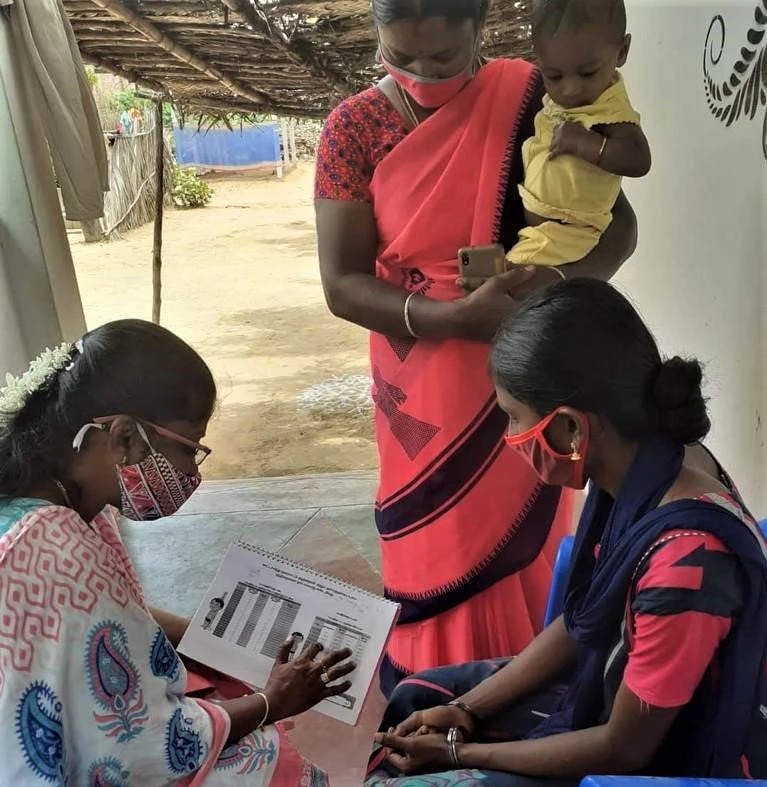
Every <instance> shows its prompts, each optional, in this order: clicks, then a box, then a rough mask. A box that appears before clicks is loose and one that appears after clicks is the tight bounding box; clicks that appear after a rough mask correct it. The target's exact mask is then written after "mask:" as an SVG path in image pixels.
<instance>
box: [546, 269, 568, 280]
mask: <svg viewBox="0 0 767 787" xmlns="http://www.w3.org/2000/svg"><path fill="white" fill-rule="evenodd" d="M549 270H550V271H554V273H556V274H557V276H559V278H560V279H562V281H567V276H565V274H564V273H563V272H562V271H561V270H559V268H557V266H556V265H551V266H550V267H549Z"/></svg>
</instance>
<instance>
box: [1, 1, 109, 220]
mask: <svg viewBox="0 0 767 787" xmlns="http://www.w3.org/2000/svg"><path fill="white" fill-rule="evenodd" d="M3 6H8V8H5V9H3V10H4V12H5V13H6V14H7V15H9V18H10V27H11V39H12V41H13V45H14V50H15V54H16V57H18V58H19V60H20V61H21V62H20V63H19V66H20V69H21V73H22V74H23V75H24V81H25V84H26V86H27V95H28V96H29V98H30V101H29V104H30V107H31V108H32V110H33V111H34V112H36V113H37V114H38V116H39V118H40V121H41V123H42V126H43V128H44V129H45V136H46V139H47V142H48V148H49V150H50V153H51V158H52V159H53V166H54V169H55V171H56V177H57V180H58V182H59V186H60V188H61V192H62V197H63V201H64V210H65V212H66V216H67V218H68V219H69V220H70V221H88V220H91V219H98V218H100V217H101V216H103V215H104V192H105V191H108V190H109V171H108V166H107V156H106V148H105V144H104V135H103V134H102V131H101V123H100V121H99V116H98V110H97V109H96V103H95V101H94V99H93V93H92V92H91V87H90V84H89V83H88V76H87V74H86V72H85V66H84V65H83V61H82V57H81V56H80V51H79V50H78V48H77V42H76V40H75V36H74V33H73V31H72V26H71V25H70V24H69V20H68V19H67V16H66V12H65V10H64V5H63V3H62V1H61V0H0V8H2V7H3Z"/></svg>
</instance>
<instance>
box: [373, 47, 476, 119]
mask: <svg viewBox="0 0 767 787" xmlns="http://www.w3.org/2000/svg"><path fill="white" fill-rule="evenodd" d="M378 60H379V62H380V63H381V65H382V66H383V67H384V68H385V69H386V71H387V72H388V74H389V76H390V77H391V78H392V79H393V80H394V81H395V82H396V83H397V84H398V85H399V86H400V87H401V88H403V89H404V90H405V91H407V94H408V95H409V96H411V97H412V99H413V101H415V102H416V104H418V105H419V106H422V107H423V108H424V109H439V108H440V107H442V106H444V105H445V104H447V102H448V101H450V99H451V98H455V96H457V95H458V94H459V93H460V92H461V90H463V88H464V87H466V85H467V84H468V83H469V82H471V80H472V79H473V77H474V61H473V60H472V62H471V64H470V65H468V66H467V67H466V68H465V69H464V70H463V71H461V73H460V74H456V75H455V76H454V77H447V78H446V79H433V78H429V77H422V76H420V75H419V74H414V73H413V72H412V71H406V70H405V69H403V68H397V66H393V65H392V64H391V63H390V62H389V61H388V60H387V59H386V58H385V57H384V56H383V54H382V53H381V51H380V50H379V51H378Z"/></svg>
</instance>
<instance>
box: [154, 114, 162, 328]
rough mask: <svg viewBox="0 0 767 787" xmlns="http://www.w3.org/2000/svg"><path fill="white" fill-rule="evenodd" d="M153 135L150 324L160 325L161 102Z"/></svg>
mask: <svg viewBox="0 0 767 787" xmlns="http://www.w3.org/2000/svg"><path fill="white" fill-rule="evenodd" d="M154 106H155V110H154V112H155V127H154V128H155V134H156V135H157V160H156V162H155V167H156V169H155V208H154V242H153V244H152V322H153V323H156V324H157V325H159V324H160V307H161V306H162V219H163V207H164V202H165V190H164V189H163V183H164V175H165V172H164V170H165V136H164V134H163V120H162V101H156V102H155V105H154Z"/></svg>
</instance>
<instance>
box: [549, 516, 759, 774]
mask: <svg viewBox="0 0 767 787" xmlns="http://www.w3.org/2000/svg"><path fill="white" fill-rule="evenodd" d="M759 529H760V530H761V532H762V534H763V535H764V537H765V538H767V519H763V520H762V521H761V522H760V523H759ZM573 542H574V539H573V537H572V536H565V537H564V538H563V539H562V541H561V542H560V545H559V550H558V551H557V558H556V561H555V562H554V576H553V578H552V581H551V588H550V589H549V599H548V603H547V605H546V619H545V625H547V626H548V625H549V624H550V623H552V622H553V621H554V620H556V619H557V618H558V617H559V616H560V615H561V614H562V610H563V608H564V602H565V586H566V585H567V577H568V574H569V572H570V562H571V560H572V555H573ZM581 787H767V781H759V780H754V781H748V780H745V779H660V778H654V777H650V776H587V777H586V778H585V779H583V780H582V781H581Z"/></svg>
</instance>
